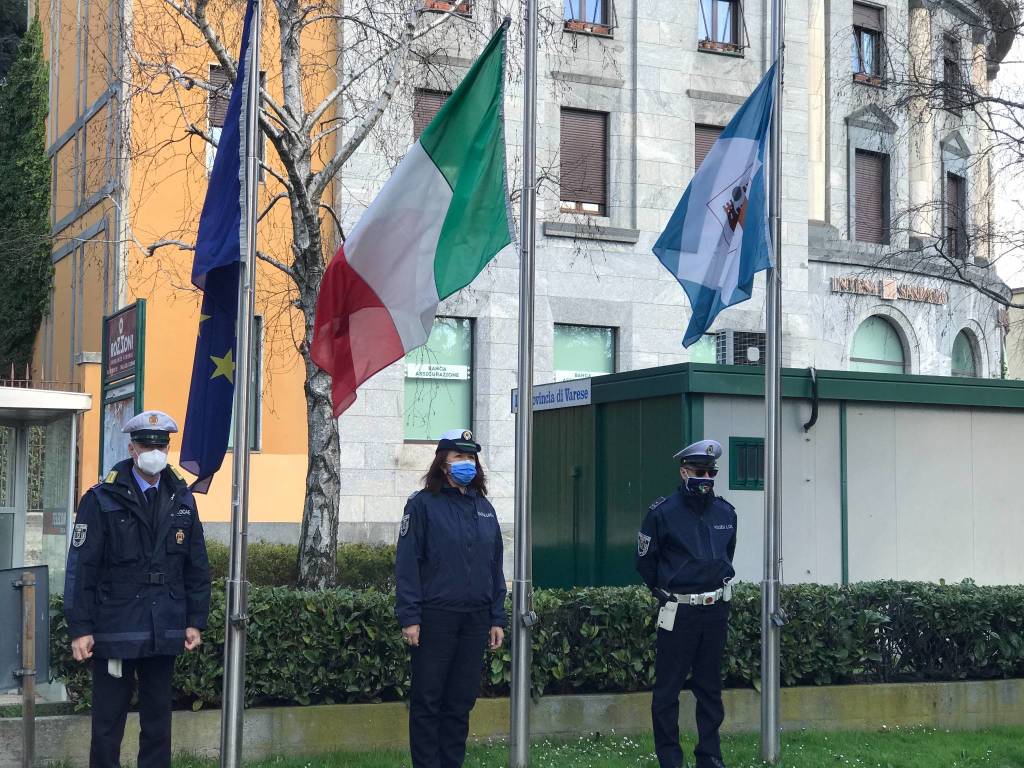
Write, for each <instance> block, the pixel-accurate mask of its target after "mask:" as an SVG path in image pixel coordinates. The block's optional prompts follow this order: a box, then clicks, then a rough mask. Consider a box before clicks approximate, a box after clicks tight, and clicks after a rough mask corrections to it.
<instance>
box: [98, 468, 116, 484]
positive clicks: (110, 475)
mask: <svg viewBox="0 0 1024 768" xmlns="http://www.w3.org/2000/svg"><path fill="white" fill-rule="evenodd" d="M103 482H104V483H115V482H117V470H116V469H112V470H110V471H109V472H107V476H106V477H105V478H103ZM97 485H99V483H97Z"/></svg>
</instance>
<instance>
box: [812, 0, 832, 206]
mask: <svg viewBox="0 0 1024 768" xmlns="http://www.w3.org/2000/svg"><path fill="white" fill-rule="evenodd" d="M808 11H809V14H808V24H807V26H808V30H807V34H808V40H807V218H808V219H810V220H812V221H826V220H827V216H828V214H827V207H826V195H827V193H826V186H825V185H826V184H827V183H828V172H827V157H828V152H827V149H826V148H827V147H828V124H827V118H826V115H827V110H826V103H827V102H826V99H827V98H828V62H827V60H826V54H825V50H826V46H825V0H809V2H808Z"/></svg>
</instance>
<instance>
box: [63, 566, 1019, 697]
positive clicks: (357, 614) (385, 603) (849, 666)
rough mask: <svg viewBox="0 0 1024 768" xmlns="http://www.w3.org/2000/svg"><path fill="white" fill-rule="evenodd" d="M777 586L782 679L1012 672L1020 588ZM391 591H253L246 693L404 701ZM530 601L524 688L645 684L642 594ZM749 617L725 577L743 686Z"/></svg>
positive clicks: (199, 659) (211, 671) (200, 679)
mask: <svg viewBox="0 0 1024 768" xmlns="http://www.w3.org/2000/svg"><path fill="white" fill-rule="evenodd" d="M223 593H224V591H223V588H222V585H218V586H217V588H216V589H215V590H214V600H213V609H212V611H211V615H210V627H211V628H210V631H208V632H207V633H206V637H205V642H204V644H203V646H202V647H201V649H200V650H199V652H197V653H193V654H186V655H183V656H181V657H179V659H178V664H177V668H176V673H175V680H174V682H175V687H176V690H177V695H178V698H179V703H180V704H182V705H186V706H187V705H189V704H191V706H192V707H193V708H195V709H198V708H200V707H203V706H211V705H212V706H216V705H218V704H219V700H220V691H221V666H220V660H221V654H222V651H223V645H222V644H223V638H224V599H223ZM782 596H783V607H784V608H785V610H786V613H787V614H788V616H789V617H790V622H789V624H787V625H786V627H785V629H784V630H783V635H782V681H783V684H784V685H828V684H837V683H874V682H891V681H910V680H965V679H988V678H1000V677H1024V587H978V586H975V585H974V584H972V583H970V582H964V583H963V584H958V585H954V586H944V585H942V586H940V585H935V584H919V583H909V582H872V583H864V584H855V585H852V586H849V587H835V586H819V585H795V586H788V587H785V588H784V589H783V593H782ZM393 600H394V598H393V596H392V595H391V594H388V593H381V592H378V591H376V590H366V591H361V592H357V591H351V590H343V589H338V590H332V591H325V592H298V591H295V590H291V589H287V588H283V587H272V588H266V587H262V588H261V587H256V588H254V589H253V590H252V594H251V598H250V614H251V616H252V621H251V623H250V626H249V639H248V658H247V679H246V698H247V700H248V703H249V704H319V703H338V702H374V701H390V700H397V699H402V698H404V697H405V696H406V694H407V692H408V687H409V682H408V681H409V669H408V655H407V653H408V652H407V650H406V648H405V647H404V646H403V644H402V642H401V637H400V633H399V629H398V625H397V623H396V621H395V618H394V614H393V612H392V609H393ZM534 602H535V610H536V612H537V614H538V616H539V617H540V623H539V624H538V625H537V627H536V629H535V632H534V639H533V643H534V653H533V682H534V688H535V692H536V693H537V694H560V693H561V694H564V693H599V692H600V693H611V692H623V691H638V690H644V689H648V688H650V687H651V684H652V682H653V675H654V642H653V636H654V619H655V614H656V605H655V603H654V601H653V599H652V598H651V597H650V596H649V594H648V593H647V591H646V590H644V589H640V588H635V587H622V588H601V589H577V590H571V591H561V590H550V591H548V590H541V591H538V592H537V594H536V597H535V601H534ZM54 607H55V608H57V609H59V607H60V599H59V598H56V599H55V602H54ZM759 614H760V598H759V595H758V590H757V587H756V586H754V585H750V584H740V585H738V586H737V588H736V591H735V596H734V600H733V603H732V620H731V622H730V630H729V641H728V645H727V647H726V654H725V662H724V675H725V680H726V684H727V685H728V686H732V687H750V686H755V684H756V682H757V680H758V678H759V676H760V668H759V667H760V640H759V637H760V616H759ZM51 636H52V638H53V641H52V642H53V647H52V669H53V671H54V672H53V673H54V675H55V676H56V677H57V678H58V679H60V680H62V681H63V682H65V683H66V684H67V685H68V688H69V691H70V694H71V696H72V698H73V699H74V700H75V701H77V702H80V703H81V704H82V705H85V704H87V698H88V690H87V678H88V676H87V673H86V671H85V669H84V668H83V667H82V666H81V665H77V664H75V662H74V661H73V660H72V659H71V657H70V653H69V647H68V640H67V633H66V627H65V624H64V621H63V616H62V614H61V613H59V612H58V613H57V615H56V616H55V618H54V622H53V627H52V633H51ZM510 674H511V673H510V655H509V649H508V647H507V646H505V647H504V648H502V649H501V650H499V651H497V652H494V653H488V654H487V657H486V660H485V677H484V685H483V695H484V696H501V695H505V694H507V692H508V684H509V679H510Z"/></svg>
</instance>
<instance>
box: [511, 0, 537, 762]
mask: <svg viewBox="0 0 1024 768" xmlns="http://www.w3.org/2000/svg"><path fill="white" fill-rule="evenodd" d="M525 46H526V48H525V52H524V53H525V56H524V59H525V61H524V72H523V196H522V215H521V217H520V218H521V221H520V227H519V229H520V235H519V239H520V246H519V407H518V409H517V411H516V474H515V484H516V501H515V569H514V571H513V578H512V633H511V634H512V637H511V641H512V688H511V692H510V697H509V721H510V722H509V766H510V768H526V766H528V765H529V762H530V662H531V660H532V639H531V635H532V634H533V633H532V631H531V629H530V628H531V626H532V625H533V623H534V622H535V621H536V617H535V615H534V613H533V552H532V548H533V541H532V539H533V536H532V530H531V526H532V521H531V515H530V486H531V484H532V479H533V471H532V461H533V288H534V271H535V265H534V262H535V257H536V229H537V222H536V219H537V188H536V168H535V166H536V152H537V133H536V124H537V119H536V114H537V0H526V40H525Z"/></svg>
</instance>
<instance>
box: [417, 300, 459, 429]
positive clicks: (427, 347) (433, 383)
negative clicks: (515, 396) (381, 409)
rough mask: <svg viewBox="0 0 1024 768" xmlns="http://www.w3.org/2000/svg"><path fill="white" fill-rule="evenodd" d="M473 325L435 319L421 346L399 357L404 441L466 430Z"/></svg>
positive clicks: (445, 318) (450, 318)
mask: <svg viewBox="0 0 1024 768" xmlns="http://www.w3.org/2000/svg"><path fill="white" fill-rule="evenodd" d="M472 370H473V321H472V320H469V319H468V318H464V317H435V318H434V326H433V328H432V329H431V331H430V336H429V337H428V338H427V343H426V344H424V345H423V346H422V347H419V348H418V349H414V350H413V351H412V352H410V353H409V354H407V355H406V356H405V439H406V440H437V439H438V438H439V437H440V436H441V433H443V432H445V431H447V430H449V429H460V428H461V429H472V428H473V427H472V421H473V382H472Z"/></svg>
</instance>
